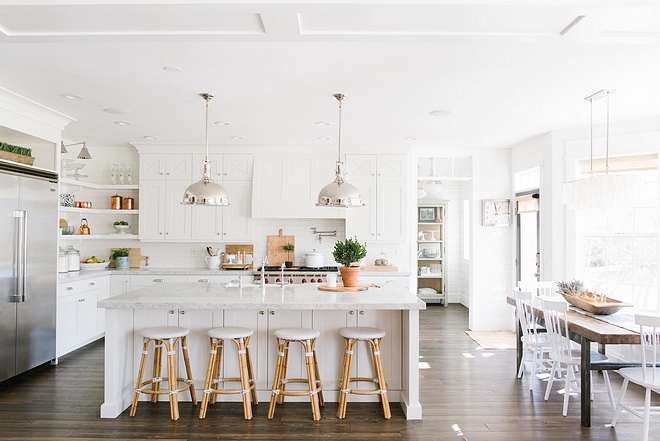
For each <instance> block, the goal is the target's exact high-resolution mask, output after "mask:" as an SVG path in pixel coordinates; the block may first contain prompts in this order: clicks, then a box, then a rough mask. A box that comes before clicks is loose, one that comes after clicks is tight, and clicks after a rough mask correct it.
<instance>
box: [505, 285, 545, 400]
mask: <svg viewBox="0 0 660 441" xmlns="http://www.w3.org/2000/svg"><path fill="white" fill-rule="evenodd" d="M513 298H514V299H515V300H516V315H517V316H518V322H519V323H520V329H521V331H522V337H521V338H520V340H521V341H522V343H523V356H522V360H520V367H519V368H518V378H522V375H523V371H524V368H525V361H526V360H527V354H528V350H529V349H532V351H533V355H532V369H531V375H530V378H529V390H532V386H533V385H534V378H535V377H536V373H537V372H539V371H549V370H550V369H551V368H552V363H553V362H552V360H551V359H549V358H547V357H546V355H548V356H549V354H550V340H549V339H548V335H547V334H546V333H545V332H539V331H545V330H544V329H543V328H542V326H541V325H540V324H539V322H538V320H537V318H536V316H535V315H534V311H533V309H532V300H533V298H534V295H533V294H532V293H531V292H528V291H520V290H518V289H514V290H513Z"/></svg>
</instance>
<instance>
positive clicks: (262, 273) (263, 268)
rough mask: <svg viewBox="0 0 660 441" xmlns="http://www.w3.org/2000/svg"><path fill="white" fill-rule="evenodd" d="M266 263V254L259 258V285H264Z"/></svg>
mask: <svg viewBox="0 0 660 441" xmlns="http://www.w3.org/2000/svg"><path fill="white" fill-rule="evenodd" d="M267 264H268V256H264V257H263V258H262V259H261V286H266V265H267Z"/></svg>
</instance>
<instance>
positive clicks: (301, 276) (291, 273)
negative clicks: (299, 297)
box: [252, 266, 339, 284]
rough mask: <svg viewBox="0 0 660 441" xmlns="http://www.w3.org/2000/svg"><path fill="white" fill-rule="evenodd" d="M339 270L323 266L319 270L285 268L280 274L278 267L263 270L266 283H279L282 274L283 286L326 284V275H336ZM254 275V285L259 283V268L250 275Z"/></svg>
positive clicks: (334, 267)
mask: <svg viewBox="0 0 660 441" xmlns="http://www.w3.org/2000/svg"><path fill="white" fill-rule="evenodd" d="M338 271H339V270H338V269H337V267H336V266H324V267H321V268H308V267H306V266H301V267H298V268H285V269H284V272H282V269H281V267H279V266H266V267H265V268H264V277H265V278H266V283H267V284H268V283H272V284H276V283H280V282H281V280H282V274H284V283H285V284H301V283H315V284H320V283H326V280H327V276H328V273H337V272H338ZM252 274H253V275H254V281H255V283H261V268H259V269H258V270H257V271H255V272H254V273H252Z"/></svg>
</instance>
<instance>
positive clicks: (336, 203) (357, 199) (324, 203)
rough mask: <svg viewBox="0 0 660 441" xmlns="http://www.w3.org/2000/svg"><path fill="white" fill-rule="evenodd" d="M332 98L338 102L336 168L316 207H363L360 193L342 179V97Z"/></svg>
mask: <svg viewBox="0 0 660 441" xmlns="http://www.w3.org/2000/svg"><path fill="white" fill-rule="evenodd" d="M333 96H334V97H335V98H337V101H339V152H338V155H337V168H336V170H335V180H334V182H331V183H330V184H328V185H326V186H325V187H323V188H322V189H321V191H320V192H319V198H318V202H317V204H316V206H317V207H340V208H353V207H364V204H363V203H362V196H360V191H359V190H358V189H357V187H355V186H354V185H351V184H349V183H348V182H346V180H345V179H344V172H343V171H342V162H341V102H342V100H343V99H344V95H343V94H341V93H337V94H335V95H333Z"/></svg>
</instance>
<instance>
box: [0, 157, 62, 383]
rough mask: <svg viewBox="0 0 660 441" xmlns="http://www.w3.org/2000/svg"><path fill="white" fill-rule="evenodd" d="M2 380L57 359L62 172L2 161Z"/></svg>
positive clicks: (0, 169) (0, 273)
mask: <svg viewBox="0 0 660 441" xmlns="http://www.w3.org/2000/svg"><path fill="white" fill-rule="evenodd" d="M0 188H1V189H2V190H0V231H2V235H1V237H0V381H4V380H6V379H8V378H10V377H13V376H15V375H18V374H20V373H23V372H25V371H27V370H29V369H32V368H34V367H36V366H39V365H41V364H43V363H46V362H48V361H50V360H53V359H54V358H55V308H56V302H57V258H58V248H57V233H58V222H57V220H58V215H57V204H58V200H59V197H58V192H57V173H55V172H52V171H49V170H43V169H40V168H36V167H29V166H22V165H20V164H15V163H13V162H9V161H2V160H0Z"/></svg>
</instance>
